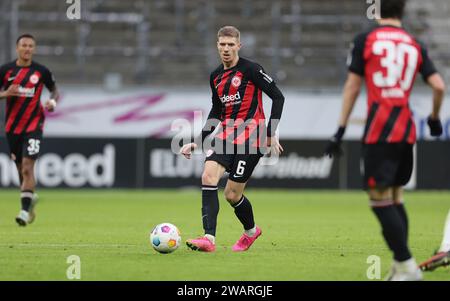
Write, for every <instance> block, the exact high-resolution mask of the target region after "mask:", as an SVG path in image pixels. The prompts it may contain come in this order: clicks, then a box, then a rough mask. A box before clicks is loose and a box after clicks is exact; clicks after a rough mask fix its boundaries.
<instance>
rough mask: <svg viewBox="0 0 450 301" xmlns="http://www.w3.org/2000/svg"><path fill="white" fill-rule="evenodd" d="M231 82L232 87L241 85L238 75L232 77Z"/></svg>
mask: <svg viewBox="0 0 450 301" xmlns="http://www.w3.org/2000/svg"><path fill="white" fill-rule="evenodd" d="M231 84H232V85H233V87H235V88H238V87H239V86H240V85H241V78H240V77H239V76H235V77H233V79H232V80H231Z"/></svg>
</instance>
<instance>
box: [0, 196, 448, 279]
mask: <svg viewBox="0 0 450 301" xmlns="http://www.w3.org/2000/svg"><path fill="white" fill-rule="evenodd" d="M39 194H40V198H41V200H40V203H39V204H38V206H37V219H36V221H35V223H34V224H32V225H29V226H27V227H25V228H19V227H18V226H17V225H16V224H15V222H14V217H15V215H16V214H17V212H18V209H19V200H18V192H17V191H15V190H2V191H0V254H1V256H0V280H66V279H67V278H66V270H67V268H68V267H69V264H68V263H67V262H66V261H67V257H68V256H70V255H78V256H80V258H81V278H82V280H368V279H367V276H366V271H367V269H368V267H369V264H368V263H367V262H366V261H367V258H368V256H370V255H378V256H380V257H381V266H382V273H381V276H382V277H383V276H384V275H385V274H386V273H387V271H388V269H389V267H390V264H391V255H390V252H389V250H388V249H387V246H386V245H385V243H384V241H383V240H382V237H381V234H380V228H379V225H378V222H377V221H376V220H375V217H374V216H373V214H372V212H371V210H370V209H369V207H368V201H367V197H366V196H365V194H364V193H363V192H339V191H304V190H298V191H288V190H249V191H248V192H247V193H246V195H247V197H248V198H249V199H250V201H251V202H252V204H253V209H254V212H255V217H256V222H257V223H258V225H260V226H261V228H262V229H263V235H262V236H261V237H260V238H259V239H258V240H257V241H256V243H255V244H254V245H253V246H252V248H251V249H250V250H249V251H248V252H245V253H233V252H232V251H231V246H232V245H233V243H234V242H235V241H236V240H237V239H238V238H239V236H240V235H241V233H242V228H241V225H240V223H239V221H238V220H237V218H236V217H235V215H234V213H233V210H232V208H231V207H230V206H229V205H228V203H227V202H226V201H225V200H224V199H223V197H220V205H221V209H220V212H219V220H218V229H217V251H216V252H215V253H199V252H194V251H191V250H188V249H187V247H186V245H185V243H184V242H185V240H186V239H188V238H192V237H195V236H198V235H200V234H202V224H201V217H200V206H201V201H200V197H201V195H200V193H199V192H197V191H189V190H171V191H169V190H156V191H131V190H130V191H128V190H103V191H83V190H73V191H70V190H66V191H52V190H41V191H39ZM405 200H406V203H407V210H408V213H409V218H410V233H411V235H410V247H411V249H412V252H413V254H414V256H415V257H416V259H417V260H418V261H419V262H420V261H422V260H424V259H426V258H428V257H429V256H430V255H431V254H432V252H433V251H434V249H435V248H437V247H438V246H439V244H440V241H441V237H442V231H443V226H444V221H445V217H446V214H447V212H448V210H449V208H450V193H449V192H409V193H406V195H405ZM162 222H170V223H173V224H175V225H177V226H178V227H179V229H180V230H181V234H182V240H183V244H182V245H181V246H180V248H179V249H178V250H177V251H176V252H174V253H172V254H168V255H163V254H159V253H157V252H155V251H154V250H153V249H152V248H151V245H150V242H149V232H150V231H151V230H152V228H153V227H154V226H155V225H156V224H158V223H162ZM449 279H450V269H445V268H440V269H438V270H436V271H434V272H432V273H425V280H449Z"/></svg>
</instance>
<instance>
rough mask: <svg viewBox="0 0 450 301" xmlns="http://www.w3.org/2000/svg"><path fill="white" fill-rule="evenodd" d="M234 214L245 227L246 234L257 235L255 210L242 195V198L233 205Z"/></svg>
mask: <svg viewBox="0 0 450 301" xmlns="http://www.w3.org/2000/svg"><path fill="white" fill-rule="evenodd" d="M233 208H234V213H235V214H236V216H237V218H238V219H239V221H240V222H241V223H242V225H243V226H244V230H245V233H246V234H247V235H248V236H250V237H251V236H253V235H255V233H256V226H255V220H254V217H253V208H252V204H251V203H250V201H249V200H248V199H247V198H246V197H245V196H244V195H242V198H241V199H240V200H239V202H237V203H236V204H234V205H233Z"/></svg>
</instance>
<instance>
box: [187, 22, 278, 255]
mask: <svg viewBox="0 0 450 301" xmlns="http://www.w3.org/2000/svg"><path fill="white" fill-rule="evenodd" d="M217 37H218V41H217V49H218V51H219V55H220V59H221V61H222V64H221V65H220V66H219V67H218V68H217V69H216V70H215V71H214V72H212V73H211V76H210V86H211V92H212V109H211V112H210V113H209V116H208V121H207V123H206V125H205V126H204V128H203V130H202V134H201V137H199V138H198V139H197V143H189V144H186V145H184V146H183V147H182V149H181V153H182V154H183V155H184V156H185V157H186V158H188V159H190V157H191V152H192V151H193V150H194V149H195V148H197V147H198V146H199V144H200V143H201V144H203V142H204V140H205V138H206V137H207V136H208V135H210V134H211V133H212V132H213V131H214V130H215V128H216V126H217V125H219V123H221V129H220V130H219V133H218V134H217V135H216V142H217V143H216V145H215V149H214V151H212V150H208V153H207V155H206V156H207V157H206V161H205V166H204V170H203V174H202V219H203V228H204V231H205V236H203V237H200V238H197V239H189V240H187V245H188V247H190V248H191V249H193V250H199V251H205V252H213V251H214V250H215V235H216V226H217V215H218V213H219V198H218V194H217V185H218V183H219V180H220V178H221V177H222V175H223V174H224V172H225V171H227V172H229V178H228V181H227V184H226V187H225V198H226V199H227V201H228V202H229V203H230V205H231V206H232V207H233V208H234V212H235V214H236V216H237V218H238V219H239V221H240V222H241V223H242V225H243V227H244V234H243V235H242V236H241V238H240V239H239V240H238V241H237V242H236V244H235V245H234V246H233V248H232V250H233V251H237V252H239V251H246V250H247V249H248V248H250V246H251V245H252V244H253V242H254V241H255V240H256V239H257V238H258V237H259V236H260V235H261V229H260V228H259V227H258V226H256V224H255V221H254V216H253V209H252V205H251V203H250V201H249V200H248V199H247V198H246V197H245V196H244V195H243V192H244V189H245V186H246V184H247V181H248V179H249V178H250V176H251V174H252V172H253V170H254V168H255V167H256V165H257V164H258V162H259V160H260V158H261V156H262V152H261V150H260V149H259V146H262V145H261V143H264V142H265V141H266V139H265V136H266V135H264V134H265V132H266V128H265V116H264V110H263V106H262V92H264V93H265V94H267V95H268V96H269V97H270V98H271V99H272V109H271V115H270V119H269V125H268V127H267V146H269V147H272V150H273V151H274V152H275V153H277V154H279V153H281V152H282V151H283V148H282V147H281V145H280V144H279V142H278V139H277V138H276V136H275V130H276V126H277V124H278V121H279V120H280V118H281V113H282V110H283V104H284V96H283V94H282V93H281V91H280V90H279V89H278V88H277V86H276V85H275V82H274V81H273V80H272V78H270V77H269V76H268V75H267V74H266V73H265V72H264V70H263V68H262V67H261V66H260V65H258V64H256V63H254V62H252V61H249V60H247V59H244V58H240V57H239V50H240V48H241V42H240V32H239V30H238V29H237V28H235V27H233V26H225V27H223V28H221V29H220V30H219V32H218V35H217ZM262 133H263V135H262V136H261V134H262ZM199 139H201V141H198V140H199ZM230 146H231V147H230ZM254 146H256V151H255V152H252V151H251V150H252V149H253V147H254ZM221 147H223V148H222V149H221ZM253 150H254V149H253Z"/></svg>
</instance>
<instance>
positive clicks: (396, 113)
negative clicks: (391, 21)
mask: <svg viewBox="0 0 450 301" xmlns="http://www.w3.org/2000/svg"><path fill="white" fill-rule="evenodd" d="M350 59H351V61H350V62H349V63H350V65H349V70H350V71H351V72H353V73H356V74H359V75H360V76H363V77H364V78H365V82H366V87H367V104H368V106H367V108H368V112H367V122H366V128H365V131H364V136H363V142H364V143H366V144H374V143H383V142H387V143H399V142H406V143H409V144H414V143H415V142H416V127H415V124H414V119H413V116H412V112H411V109H410V107H409V96H410V94H411V90H412V87H413V84H414V80H415V78H416V75H417V73H418V72H420V73H421V74H422V76H423V79H424V80H425V81H427V79H428V77H429V76H430V75H432V74H434V73H436V72H437V71H436V68H435V67H434V64H433V63H432V61H431V60H430V58H429V57H428V53H427V50H426V48H425V47H424V45H423V44H421V43H419V42H418V41H417V40H416V39H415V38H414V37H413V36H412V35H411V34H409V33H408V32H406V31H405V30H404V29H403V28H400V27H395V26H378V27H375V28H374V29H372V30H371V31H369V32H366V33H363V34H360V35H358V36H357V37H356V38H355V40H354V45H353V49H352V52H351V58H350Z"/></svg>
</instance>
